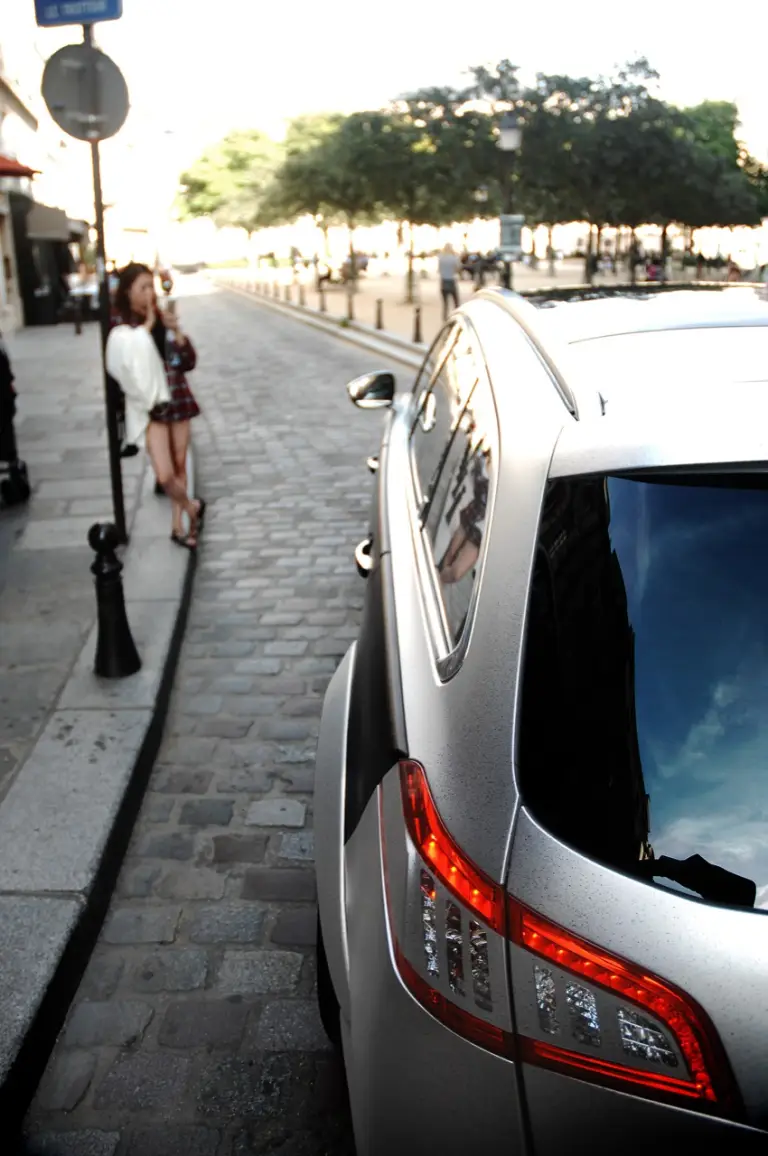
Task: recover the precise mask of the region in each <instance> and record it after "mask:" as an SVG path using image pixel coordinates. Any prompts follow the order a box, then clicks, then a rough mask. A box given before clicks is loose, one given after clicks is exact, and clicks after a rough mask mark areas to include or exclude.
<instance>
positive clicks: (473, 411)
mask: <svg viewBox="0 0 768 1156" xmlns="http://www.w3.org/2000/svg"><path fill="white" fill-rule="evenodd" d="M483 399H485V400H486V402H489V393H488V390H487V386H486V385H485V384H484V383H483V384H482V385H478V386H477V388H476V389H475V392H474V393H473V394H472V398H471V400H470V403H469V405H468V406H467V407H466V409H465V410H464V412H463V414H462V416H461V419H460V421H459V424H458V427H457V429H456V433H455V436H454V437H453V440H452V441H451V444H450V447H449V449H448V453H447V455H446V456H445V461H444V464H443V468H442V470H441V472H440V476H439V478H438V479H437V482H436V484H435V487H434V491H433V493H432V496H431V500H430V504H429V510H428V513H427V520H426V531H427V534H428V535H429V539H430V542H431V546H432V550H433V554H434V558H435V562H436V564H437V572H438V575H439V581H440V594H441V597H442V601H443V606H444V609H445V618H446V622H447V625H448V632H449V636H450V639H451V642H452V643H457V642H458V641H459V638H460V637H461V633H462V631H463V629H464V623H465V621H466V617H467V612H468V610H469V604H470V600H471V597H472V590H473V588H474V584H475V577H476V568H477V561H478V558H479V555H480V547H481V546H482V542H483V535H484V532H485V526H486V518H487V512H488V492H489V486H490V469H491V460H490V458H491V455H490V445H489V427H488V417H489V413H488V410H487V409H485V410H484V409H483V406H482V401H483Z"/></svg>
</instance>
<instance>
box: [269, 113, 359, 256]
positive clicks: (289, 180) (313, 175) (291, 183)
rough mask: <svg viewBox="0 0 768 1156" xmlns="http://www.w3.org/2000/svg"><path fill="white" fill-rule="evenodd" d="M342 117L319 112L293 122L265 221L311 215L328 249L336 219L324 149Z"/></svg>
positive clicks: (271, 221)
mask: <svg viewBox="0 0 768 1156" xmlns="http://www.w3.org/2000/svg"><path fill="white" fill-rule="evenodd" d="M342 119H343V118H342V117H341V116H339V115H338V114H335V113H334V114H328V113H318V114H316V115H313V116H300V117H297V118H296V119H295V120H293V121H291V123H290V124H289V126H288V131H287V132H286V136H285V144H284V154H283V160H282V163H281V164H280V165H279V166H278V167H277V169H276V170H275V172H274V174H273V176H272V179H271V181H270V182H269V185H268V186H267V188H266V190H265V194H264V200H263V203H262V206H261V220H262V222H263V223H264V224H268V225H271V224H283V223H286V222H291V221H295V220H296V219H297V218H298V217H302V216H305V215H310V216H312V217H314V219H315V223H316V224H317V225H319V226H320V228H321V229H322V232H323V237H324V240H325V248H326V251H327V248H328V226H329V224H331V223H333V221H334V220H335V219H336V214H335V211H334V210H333V209H332V208H331V206H330V205H329V203H328V201H327V199H326V197H327V195H328V188H327V181H326V177H327V173H326V158H325V155H324V152H323V148H324V146H325V145H326V143H327V140H328V138H329V137H331V136H332V135H333V134H334V133H335V132H337V131H338V128H339V125H340V123H341V121H342Z"/></svg>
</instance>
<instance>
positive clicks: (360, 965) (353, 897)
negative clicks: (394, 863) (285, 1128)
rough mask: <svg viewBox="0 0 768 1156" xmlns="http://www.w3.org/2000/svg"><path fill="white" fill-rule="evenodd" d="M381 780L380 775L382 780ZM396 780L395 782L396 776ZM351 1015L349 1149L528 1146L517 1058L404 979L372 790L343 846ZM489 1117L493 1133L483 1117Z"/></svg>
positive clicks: (380, 1154)
mask: <svg viewBox="0 0 768 1156" xmlns="http://www.w3.org/2000/svg"><path fill="white" fill-rule="evenodd" d="M388 785H389V781H388ZM393 786H394V787H395V790H397V789H399V788H398V786H397V782H396V781H395V782H394V784H393ZM347 867H348V875H349V890H348V895H347V903H348V914H349V934H350V955H351V958H352V959H353V960H354V963H355V966H354V968H353V970H352V973H351V1006H352V1013H353V1014H352V1020H351V1024H350V1028H349V1031H348V1032H345V1034H344V1057H345V1063H346V1069H347V1078H348V1083H349V1091H350V1103H351V1106H352V1117H353V1123H354V1130H355V1142H356V1147H357V1153H358V1156H392V1153H393V1152H397V1153H402V1154H403V1156H411V1154H413V1156H423V1153H425V1152H440V1153H441V1154H444V1156H466V1154H467V1153H468V1152H471V1151H474V1149H475V1147H476V1146H477V1142H478V1136H479V1135H483V1138H484V1142H485V1143H487V1142H488V1141H491V1140H495V1141H497V1142H499V1143H500V1144H503V1146H504V1150H505V1151H506V1152H508V1153H509V1154H510V1156H524V1154H525V1153H526V1152H527V1148H526V1146H525V1141H524V1136H523V1124H522V1114H521V1112H520V1106H519V1100H518V1093H517V1075H516V1066H515V1065H514V1064H512V1063H510V1062H509V1061H508V1060H504V1059H502V1058H500V1057H498V1056H493V1055H491V1054H490V1053H489V1052H486V1051H483V1050H482V1049H480V1048H477V1047H476V1046H475V1045H474V1044H472V1043H469V1042H468V1041H467V1040H464V1039H461V1038H460V1037H459V1036H458V1035H456V1034H455V1033H454V1032H452V1031H450V1030H449V1029H447V1028H445V1027H443V1026H442V1024H440V1023H438V1022H437V1020H435V1019H434V1018H433V1017H432V1016H431V1015H429V1014H428V1013H427V1012H426V1011H425V1010H424V1009H423V1008H422V1007H421V1006H420V1005H419V1004H418V1003H417V1002H416V1001H415V1000H414V999H413V997H412V996H411V995H410V993H409V992H408V991H407V990H406V988H405V987H404V986H403V984H402V981H401V980H400V978H399V976H398V974H397V971H396V969H395V963H394V959H393V956H392V944H391V941H390V938H389V928H388V921H387V916H386V900H385V895H384V885H383V876H382V858H381V843H380V835H379V809H378V799H377V798H374V799H372V800H371V802H370V804H369V806H368V807H367V808H366V812H365V815H364V816H363V819H362V821H361V823H360V824H359V826H358V828H357V830H356V831H355V834H354V835H353V837H352V839H351V840H350V842H349V844H348V846H347ZM488 1120H491V1121H492V1129H493V1131H492V1133H490V1134H489V1133H488V1131H487V1129H486V1130H485V1133H484V1125H485V1122H486V1121H488Z"/></svg>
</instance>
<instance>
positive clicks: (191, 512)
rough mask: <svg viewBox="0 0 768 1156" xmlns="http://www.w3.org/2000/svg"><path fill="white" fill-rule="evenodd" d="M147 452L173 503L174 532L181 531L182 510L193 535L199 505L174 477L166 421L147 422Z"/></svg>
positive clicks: (157, 476)
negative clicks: (189, 496)
mask: <svg viewBox="0 0 768 1156" xmlns="http://www.w3.org/2000/svg"><path fill="white" fill-rule="evenodd" d="M147 453H148V454H149V456H150V459H151V461H152V466H153V468H154V471H155V476H156V478H157V480H158V481H159V483H160V485H161V486H162V487H163V489H164V490H165V492H166V494H167V495H168V497H169V498H170V499H171V501H172V502H173V503H174V508H173V530H174V532H181V511H182V510H183V511H184V513H185V514H186V515H187V517H188V518H189V524H190V535H194V531H195V530H196V529H197V527H196V522H197V514H198V510H199V506H198V504H197V502H190V500H189V498H188V497H187V490H186V486H184V485H182V483H181V482H180V481H178V479H177V477H176V469H175V465H174V460H173V450H172V448H171V435H170V433H169V425H168V423H166V422H160V421H151V422H150V423H149V425H148V426H147ZM177 507H178V509H177ZM177 519H178V523H177Z"/></svg>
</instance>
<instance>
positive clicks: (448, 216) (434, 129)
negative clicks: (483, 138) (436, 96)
mask: <svg viewBox="0 0 768 1156" xmlns="http://www.w3.org/2000/svg"><path fill="white" fill-rule="evenodd" d="M438 107H439V108H440V112H439V113H436V109H437V108H438ZM468 130H469V132H468ZM471 139H472V133H471V126H470V124H469V118H467V119H466V120H465V119H464V118H463V117H462V116H460V115H458V113H457V112H456V111H455V110H454V109H452V108H447V107H446V106H445V105H440V106H437V105H434V104H432V102H431V100H430V99H429V98H426V99H423V98H422V96H421V95H420V94H415V95H414V96H412V97H410V98H406V99H405V100H404V101H402V102H401V104H400V107H399V108H398V109H395V110H394V111H393V112H391V113H390V115H389V118H388V121H387V123H386V124H385V126H384V141H385V149H386V161H385V163H383V164H381V165H380V166H379V167H377V169H376V173H377V196H378V199H379V201H380V204H381V207H382V210H383V211H384V212H386V213H387V214H390V215H391V216H393V217H394V218H395V219H396V220H397V221H399V222H401V223H402V224H403V225H404V226H406V227H407V229H408V235H409V246H408V272H407V276H406V301H407V303H408V304H412V303H413V300H414V272H413V261H414V250H413V230H414V227H415V226H416V225H434V226H440V225H450V224H452V223H453V222H454V221H456V220H459V219H461V217H462V216H465V215H467V213H468V211H469V209H470V206H471V205H472V201H471V200H470V197H469V195H468V193H469V192H470V191H473V190H474V189H475V188H476V183H477V182H476V172H475V170H474V169H473V166H472V161H471V159H470V152H469V149H470V147H471V144H470V142H471Z"/></svg>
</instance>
